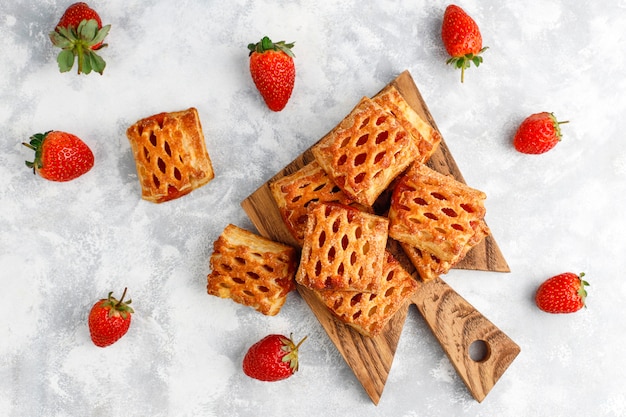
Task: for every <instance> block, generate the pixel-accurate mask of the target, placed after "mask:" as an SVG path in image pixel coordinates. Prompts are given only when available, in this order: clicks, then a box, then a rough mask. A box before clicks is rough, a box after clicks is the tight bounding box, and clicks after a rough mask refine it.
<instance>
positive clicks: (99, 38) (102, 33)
mask: <svg viewBox="0 0 626 417" xmlns="http://www.w3.org/2000/svg"><path fill="white" fill-rule="evenodd" d="M109 30H111V25H106V26H102V27H101V28H100V30H98V31H97V33H96V36H95V37H94V38H93V40H92V44H93V45H97V44H99V43H101V42H103V41H104V38H106V36H107V35H108V34H109ZM102 46H106V45H102ZM98 49H100V48H98Z"/></svg>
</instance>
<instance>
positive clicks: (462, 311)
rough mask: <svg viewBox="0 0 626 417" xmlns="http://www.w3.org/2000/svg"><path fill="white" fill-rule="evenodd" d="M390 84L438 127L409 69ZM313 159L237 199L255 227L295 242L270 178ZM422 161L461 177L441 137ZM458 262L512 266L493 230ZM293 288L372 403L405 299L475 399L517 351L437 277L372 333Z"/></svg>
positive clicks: (305, 157) (305, 156) (306, 157)
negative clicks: (473, 352)
mask: <svg viewBox="0 0 626 417" xmlns="http://www.w3.org/2000/svg"><path fill="white" fill-rule="evenodd" d="M390 84H393V85H394V86H395V87H396V88H397V90H398V91H399V92H400V93H401V94H402V95H403V97H404V98H405V99H406V100H407V102H408V103H409V105H411V107H413V108H414V109H415V111H416V112H417V113H418V114H419V115H420V116H421V117H422V118H423V119H424V120H426V121H427V122H428V123H430V124H431V125H432V127H433V128H435V129H437V126H436V124H435V121H434V120H433V118H432V115H431V114H430V112H429V110H428V107H427V106H426V103H425V102H424V100H423V98H422V96H421V94H420V92H419V90H418V88H417V86H416V85H415V82H414V81H413V78H412V76H411V74H410V73H409V72H408V71H404V72H403V73H401V74H400V75H399V76H398V77H397V78H396V79H394V80H393V81H392V82H391V83H390ZM373 95H374V94H372V96H373ZM340 120H341V118H338V120H337V122H339V121H340ZM437 130H438V129H437ZM320 140H321V139H320ZM313 159H314V158H313V155H312V153H311V151H310V148H309V149H308V150H307V151H305V152H304V153H302V154H301V155H299V156H298V157H297V158H296V159H294V160H293V161H292V162H291V163H290V164H289V165H287V166H286V167H285V168H284V169H283V170H281V171H280V172H278V173H277V174H276V175H275V176H274V177H272V178H271V179H270V180H269V181H268V182H266V183H265V184H263V185H262V186H261V187H259V188H258V189H257V190H256V191H255V192H254V193H252V194H251V195H250V196H248V198H246V199H245V200H244V201H242V203H241V206H242V207H243V209H244V211H245V212H246V214H247V215H248V217H249V218H250V220H251V221H252V223H253V224H254V225H255V226H256V228H257V230H258V232H259V233H260V234H261V235H263V236H265V237H268V238H270V239H272V240H275V241H278V242H283V243H286V244H289V245H292V246H294V247H298V246H299V245H298V243H297V241H296V240H295V239H294V238H293V237H292V236H291V234H290V233H289V231H288V229H287V227H286V226H285V224H284V222H283V220H282V218H281V216H280V213H279V211H278V207H277V206H276V203H275V201H274V198H273V197H272V193H271V190H270V187H269V184H270V183H271V182H272V181H275V180H276V179H278V178H281V177H283V176H285V175H289V174H291V173H293V172H295V171H296V170H298V169H300V168H301V167H303V166H304V165H306V164H307V163H309V162H310V161H312V160H313ZM428 165H429V166H430V167H431V168H433V169H435V170H437V171H439V172H441V173H444V174H450V175H452V176H454V177H455V178H456V179H457V180H459V181H462V182H465V180H464V178H463V176H462V174H461V172H460V170H459V168H458V166H457V164H456V162H455V161H454V158H453V157H452V155H451V153H450V150H449V149H448V147H447V145H446V143H445V141H444V140H443V138H442V141H441V144H440V146H439V148H438V150H437V152H435V154H433V156H432V157H431V159H430V161H429V162H428ZM388 249H389V250H390V251H391V252H392V253H394V255H395V256H396V258H398V260H399V261H400V262H401V263H402V264H403V266H404V267H405V269H406V270H407V271H408V272H410V273H411V274H412V275H413V276H414V277H415V278H416V279H417V280H418V282H420V281H419V276H418V275H417V273H416V271H415V268H414V267H413V265H411V263H410V262H409V261H408V259H407V258H406V256H405V255H404V253H403V252H402V249H401V247H400V245H398V244H397V242H394V241H393V240H391V239H389V247H388ZM456 268H462V269H474V270H484V271H497V272H509V271H510V269H509V266H508V264H507V262H506V260H505V259H504V256H503V255H502V252H501V251H500V248H499V247H498V245H497V243H496V241H495V239H494V237H493V235H489V236H487V238H485V239H484V240H483V242H481V244H480V245H477V246H476V247H474V248H473V249H472V250H471V251H470V252H469V253H468V254H467V256H466V258H465V259H464V260H463V261H462V262H460V263H459V264H457V265H456ZM298 292H299V293H300V295H301V296H302V297H303V299H304V300H305V301H306V302H307V304H308V305H309V307H310V308H311V310H312V312H313V313H314V314H315V316H316V317H317V319H318V320H319V322H320V323H321V325H322V326H323V327H324V329H325V330H326V333H327V334H328V336H329V338H330V339H331V340H332V342H333V343H334V344H335V346H336V347H337V349H338V351H339V352H340V353H341V355H342V356H343V358H344V360H345V361H346V363H347V364H348V366H350V368H351V369H352V371H353V372H354V374H355V376H356V377H357V379H358V380H359V382H360V383H361V385H362V386H363V388H364V389H365V391H366V392H367V394H368V395H369V397H370V398H371V400H372V401H373V402H374V404H378V402H379V401H380V399H381V396H382V393H383V390H384V387H385V383H386V381H387V377H388V375H389V371H390V369H391V365H392V363H393V358H394V356H395V352H396V348H397V345H398V342H399V340H400V335H401V333H402V328H403V326H404V322H405V320H406V316H407V312H408V308H409V307H410V304H415V305H416V306H417V308H418V310H419V311H420V313H421V314H422V316H423V317H424V319H425V320H426V321H427V323H428V325H429V327H430V328H431V330H432V331H433V333H434V335H435V337H436V338H437V340H438V341H439V342H440V344H441V346H442V348H443V350H444V351H445V353H446V355H447V356H448V358H449V359H450V361H451V362H452V364H453V365H454V367H455V369H456V370H457V372H458V373H459V375H460V376H461V378H462V380H463V382H464V383H465V384H466V386H467V388H468V390H469V391H470V393H471V394H472V396H473V397H474V398H475V399H476V400H477V401H482V400H483V399H484V398H485V396H486V395H487V394H488V393H489V391H490V390H491V388H492V387H493V386H494V385H495V383H496V382H497V381H498V379H499V378H500V376H502V374H503V373H504V371H505V370H506V368H507V367H508V365H509V364H510V363H511V362H512V361H513V359H515V357H516V356H517V354H518V353H519V351H520V349H519V347H518V346H517V345H516V344H515V343H514V342H513V341H512V340H511V339H510V338H508V336H506V335H505V334H504V333H503V332H502V331H500V330H499V329H498V328H497V327H495V326H494V325H493V324H492V323H491V322H490V321H489V320H487V319H486V318H485V317H484V316H483V315H482V314H480V313H479V312H478V311H476V309H474V308H473V307H472V306H471V305H470V304H469V303H467V302H466V301H465V300H464V299H463V298H462V297H461V296H459V295H458V294H457V293H456V292H455V291H454V290H453V289H452V288H451V287H450V286H448V285H447V284H446V283H445V282H444V281H443V280H441V279H437V280H434V281H431V282H428V283H421V282H420V289H419V290H418V294H417V295H416V296H415V297H414V299H413V300H412V303H410V304H407V306H406V307H404V308H402V309H400V311H399V312H398V313H396V315H395V316H394V317H393V318H392V320H391V321H390V322H389V323H388V325H387V326H386V328H385V329H384V331H383V332H382V333H381V334H380V335H379V336H377V337H374V338H367V337H364V336H361V335H360V334H359V333H358V332H356V331H355V330H353V329H352V328H351V327H350V326H347V325H345V324H343V323H341V322H339V321H338V320H336V319H335V318H334V316H332V314H331V313H330V312H329V310H328V309H327V308H326V307H325V306H324V305H322V304H321V303H320V302H319V301H318V300H317V298H316V297H315V295H314V294H313V293H311V291H310V290H308V289H307V288H304V287H302V286H298ZM476 341H479V342H481V343H484V345H485V346H486V349H487V350H488V355H487V356H486V357H484V358H482V359H481V360H478V361H477V360H473V359H472V358H471V357H470V346H471V345H472V343H474V342H476ZM418 354H419V353H418Z"/></svg>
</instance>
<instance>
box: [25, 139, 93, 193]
mask: <svg viewBox="0 0 626 417" xmlns="http://www.w3.org/2000/svg"><path fill="white" fill-rule="evenodd" d="M22 144H23V145H24V146H26V147H28V148H30V149H33V150H34V151H35V160H34V161H32V162H29V161H26V166H27V167H29V168H32V169H33V173H36V174H39V175H40V176H42V177H43V178H45V179H47V180H50V181H70V180H73V179H74V178H77V177H80V176H81V175H83V174H84V173H86V172H87V171H89V170H90V169H91V168H92V167H93V164H94V157H93V153H92V152H91V149H89V147H88V146H87V145H86V144H85V142H83V141H82V140H80V138H78V137H77V136H74V135H72V134H70V133H66V132H60V131H56V130H51V131H49V132H46V133H37V134H35V135H33V136H31V138H30V142H29V143H24V142H22Z"/></svg>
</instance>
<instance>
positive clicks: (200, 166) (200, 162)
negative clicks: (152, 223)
mask: <svg viewBox="0 0 626 417" xmlns="http://www.w3.org/2000/svg"><path fill="white" fill-rule="evenodd" d="M126 136H128V140H129V141H130V145H131V148H132V151H133V156H134V158H135V164H136V166H137V175H138V176H139V182H140V184H141V197H142V198H143V199H144V200H147V201H151V202H154V203H162V202H164V201H169V200H173V199H176V198H179V197H182V196H183V195H185V194H188V193H190V192H191V191H193V190H195V189H196V188H199V187H201V186H203V185H205V184H206V183H208V182H209V181H211V180H212V179H213V178H214V176H215V174H214V172H213V165H212V164H211V158H210V157H209V154H208V152H207V149H206V144H205V140H204V134H203V133H202V125H201V124H200V118H199V116H198V111H197V110H196V109H195V108H193V107H192V108H189V109H187V110H184V111H178V112H171V113H159V114H155V115H153V116H150V117H146V118H145V119H141V120H139V121H138V122H137V123H135V124H133V125H132V126H130V127H129V128H128V129H127V131H126Z"/></svg>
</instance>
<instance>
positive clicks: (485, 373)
mask: <svg viewBox="0 0 626 417" xmlns="http://www.w3.org/2000/svg"><path fill="white" fill-rule="evenodd" d="M412 301H413V303H414V304H415V305H416V306H417V309H418V310H419V311H420V313H421V314H422V316H423V317H424V319H425V320H426V322H427V323H428V326H429V327H430V329H431V330H432V331H433V333H434V335H435V337H436V338H437V340H438V341H439V343H440V344H441V347H442V348H443V350H444V351H445V353H446V354H447V356H448V358H449V359H450V361H451V362H452V365H453V366H454V368H455V369H456V371H457V373H458V374H459V375H460V376H461V378H462V379H463V382H464V383H465V385H466V386H467V388H468V389H469V391H470V393H471V394H472V396H473V397H474V398H475V399H476V400H477V401H478V402H481V401H482V400H484V399H485V397H486V396H487V394H488V393H489V391H491V389H492V388H493V386H494V385H495V384H496V382H498V379H500V377H501V376H502V374H504V372H505V371H506V369H507V368H508V366H509V365H510V364H511V362H513V360H514V359H515V357H516V356H517V355H518V354H519V353H520V348H519V346H518V345H517V344H516V343H515V342H513V341H512V340H511V339H510V338H509V337H508V336H507V335H506V334H504V333H503V332H502V331H500V329H498V328H497V327H496V326H495V325H494V324H493V323H491V322H490V321H489V320H487V318H486V317H485V316H483V315H482V314H481V313H480V312H478V311H477V310H476V309H475V308H474V307H473V306H472V305H471V304H470V303H468V302H467V301H466V300H465V299H463V297H461V296H460V295H459V294H457V293H456V291H454V290H453V289H452V288H451V287H450V286H449V285H448V284H446V283H445V282H444V281H443V280H441V279H435V280H432V281H429V282H426V283H420V289H419V290H418V292H417V294H416V295H415V297H413V300H412ZM472 345H474V346H473V347H476V346H478V348H479V349H477V353H478V354H480V355H479V356H478V357H477V356H476V352H474V351H473V348H472V349H470V346H472ZM481 346H483V347H484V351H481V349H480V347H481Z"/></svg>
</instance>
